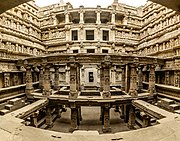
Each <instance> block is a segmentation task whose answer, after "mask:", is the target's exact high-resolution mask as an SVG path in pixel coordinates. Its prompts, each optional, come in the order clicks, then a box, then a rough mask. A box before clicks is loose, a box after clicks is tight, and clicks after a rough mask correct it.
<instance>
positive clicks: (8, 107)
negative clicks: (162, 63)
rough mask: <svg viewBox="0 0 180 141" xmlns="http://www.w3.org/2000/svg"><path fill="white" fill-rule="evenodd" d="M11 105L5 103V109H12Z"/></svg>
mask: <svg viewBox="0 0 180 141" xmlns="http://www.w3.org/2000/svg"><path fill="white" fill-rule="evenodd" d="M13 106H14V105H11V104H7V105H5V109H7V110H10V111H11V110H13Z"/></svg>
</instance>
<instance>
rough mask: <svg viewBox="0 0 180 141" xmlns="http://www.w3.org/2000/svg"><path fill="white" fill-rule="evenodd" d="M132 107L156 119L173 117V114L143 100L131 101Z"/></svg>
mask: <svg viewBox="0 0 180 141" xmlns="http://www.w3.org/2000/svg"><path fill="white" fill-rule="evenodd" d="M132 105H133V106H135V107H136V108H138V109H139V110H141V111H143V112H144V113H146V114H147V115H149V116H151V117H155V118H157V119H162V118H168V117H173V116H174V114H173V113H170V112H168V111H165V110H163V109H160V108H159V107H157V106H154V105H152V104H149V103H147V102H145V101H143V100H134V101H132Z"/></svg>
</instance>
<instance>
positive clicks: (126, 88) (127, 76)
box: [125, 64, 130, 93]
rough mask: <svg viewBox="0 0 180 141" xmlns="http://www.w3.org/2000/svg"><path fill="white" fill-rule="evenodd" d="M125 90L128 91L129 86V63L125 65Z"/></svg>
mask: <svg viewBox="0 0 180 141" xmlns="http://www.w3.org/2000/svg"><path fill="white" fill-rule="evenodd" d="M125 84H126V85H125V91H126V93H128V92H129V87H130V70H129V65H128V64H127V65H126V69H125Z"/></svg>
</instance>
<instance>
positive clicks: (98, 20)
mask: <svg viewBox="0 0 180 141" xmlns="http://www.w3.org/2000/svg"><path fill="white" fill-rule="evenodd" d="M100 8H101V7H98V10H97V11H96V14H97V19H96V24H101V10H100Z"/></svg>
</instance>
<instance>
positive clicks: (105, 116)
mask: <svg viewBox="0 0 180 141" xmlns="http://www.w3.org/2000/svg"><path fill="white" fill-rule="evenodd" d="M102 108H103V115H102V116H103V119H102V120H103V132H104V133H107V132H111V126H110V115H109V114H110V113H109V110H110V106H109V104H107V105H104V106H103V107H102Z"/></svg>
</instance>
